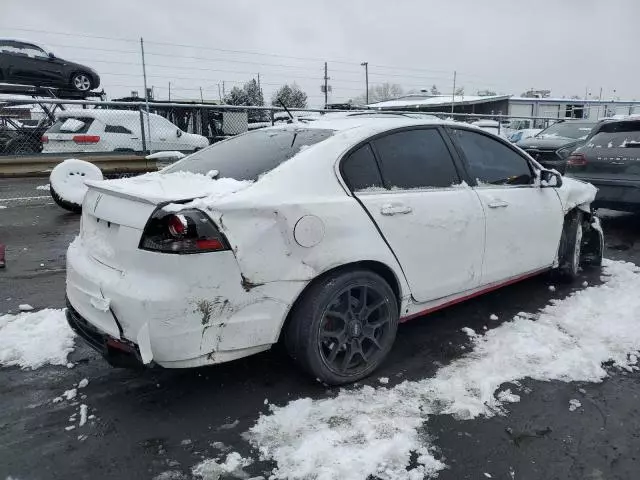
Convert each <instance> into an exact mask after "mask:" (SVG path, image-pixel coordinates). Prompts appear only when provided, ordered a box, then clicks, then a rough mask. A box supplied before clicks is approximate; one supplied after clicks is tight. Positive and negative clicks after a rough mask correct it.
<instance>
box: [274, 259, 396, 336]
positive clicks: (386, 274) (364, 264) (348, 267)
mask: <svg viewBox="0 0 640 480" xmlns="http://www.w3.org/2000/svg"><path fill="white" fill-rule="evenodd" d="M356 270H368V271H371V272H373V273H375V274H377V275H379V276H380V277H382V279H383V280H384V281H386V282H387V284H388V285H389V286H390V287H391V290H393V293H394V294H395V297H396V301H397V302H398V309H399V310H401V309H402V289H401V287H400V281H399V280H398V276H397V275H396V273H395V272H394V271H393V270H392V269H391V267H389V266H388V265H386V264H385V263H382V262H379V261H376V260H361V261H357V262H351V263H345V264H343V265H339V266H336V267H333V268H330V269H329V270H326V271H324V272H322V273H321V274H320V275H318V276H316V277H315V278H314V279H313V280H311V281H310V282H309V283H307V285H305V287H304V288H303V289H302V290H301V291H300V292H299V293H298V296H297V297H296V299H295V300H294V301H293V303H292V304H291V305H290V306H289V311H288V312H287V316H286V317H285V320H284V322H283V324H282V326H281V327H280V332H279V337H278V340H279V341H280V340H282V338H283V332H284V331H285V330H286V328H287V326H288V324H289V323H290V322H291V315H292V312H293V311H294V310H295V307H296V305H298V303H300V301H301V300H302V298H304V296H305V294H306V293H307V292H308V291H309V290H310V289H311V288H313V286H315V285H317V284H318V283H320V282H321V281H323V280H324V279H325V278H327V277H329V276H331V275H334V274H336V273H341V272H348V271H356ZM398 313H399V314H401V313H402V312H401V311H399V312H398Z"/></svg>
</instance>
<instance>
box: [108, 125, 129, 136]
mask: <svg viewBox="0 0 640 480" xmlns="http://www.w3.org/2000/svg"><path fill="white" fill-rule="evenodd" d="M104 131H105V133H128V134H131V133H132V132H131V130H129V129H128V128H124V127H123V126H122V125H105V126H104Z"/></svg>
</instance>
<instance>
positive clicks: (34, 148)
mask: <svg viewBox="0 0 640 480" xmlns="http://www.w3.org/2000/svg"><path fill="white" fill-rule="evenodd" d="M360 115H367V116H372V115H373V116H384V117H388V116H394V115H395V116H410V117H416V118H425V119H427V118H435V117H437V118H444V119H451V120H456V121H463V122H469V123H475V124H477V125H478V126H480V127H481V128H485V129H487V130H489V131H492V132H494V133H497V134H499V135H502V136H504V137H507V138H508V136H509V135H510V134H511V133H513V132H516V131H521V130H523V129H531V128H544V127H546V126H548V125H549V124H551V123H553V122H556V121H558V119H557V118H544V117H509V116H506V115H477V114H467V113H465V114H459V113H446V112H441V113H437V112H436V113H428V112H418V111H416V112H407V111H398V112H394V111H384V112H382V111H376V110H346V111H345V110H313V109H308V110H300V109H295V110H291V111H289V110H286V111H285V110H284V109H282V108H274V107H239V106H230V105H213V104H207V103H193V104H191V103H163V102H149V103H148V104H146V103H145V102H140V101H134V102H123V101H118V102H107V101H87V100H64V101H63V100H33V101H29V100H22V101H11V102H2V101H1V100H0V155H2V156H37V155H43V156H44V155H49V154H51V155H53V154H55V155H68V156H72V155H75V154H105V153H110V154H126V153H129V154H138V155H141V154H148V153H153V152H160V151H179V152H182V153H189V152H193V151H197V150H200V149H202V148H205V147H206V146H208V145H210V144H212V143H215V142H217V141H220V140H222V139H225V138H228V137H231V136H234V135H238V134H241V133H244V132H247V131H249V130H253V129H257V128H263V127H266V126H271V125H277V124H279V123H290V122H293V121H296V122H300V123H307V124H308V123H311V122H314V121H317V120H320V119H331V118H339V117H345V116H347V117H349V116H353V117H355V116H360Z"/></svg>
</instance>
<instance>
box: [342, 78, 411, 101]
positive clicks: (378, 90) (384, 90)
mask: <svg viewBox="0 0 640 480" xmlns="http://www.w3.org/2000/svg"><path fill="white" fill-rule="evenodd" d="M403 94H404V89H403V88H402V87H401V86H400V85H398V84H397V83H389V82H385V83H381V84H380V85H374V86H372V87H370V88H369V103H378V102H384V101H385V100H393V99H394V98H398V97H401V96H402V95H403ZM353 103H354V104H356V105H364V104H365V103H366V97H365V96H364V95H360V96H358V97H356V98H354V99H353Z"/></svg>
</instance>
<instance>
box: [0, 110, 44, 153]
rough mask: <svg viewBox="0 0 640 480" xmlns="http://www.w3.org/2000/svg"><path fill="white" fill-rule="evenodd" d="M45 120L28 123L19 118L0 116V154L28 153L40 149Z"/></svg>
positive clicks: (37, 151) (36, 151) (38, 151)
mask: <svg viewBox="0 0 640 480" xmlns="http://www.w3.org/2000/svg"><path fill="white" fill-rule="evenodd" d="M46 125H47V124H46V123H45V122H42V123H36V124H35V125H29V124H27V123H23V122H21V121H19V120H16V119H13V118H10V117H2V116H0V155H29V154H33V153H40V152H41V151H42V142H41V141H40V139H41V137H42V134H43V133H44V132H45V131H46V129H47V126H46Z"/></svg>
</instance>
